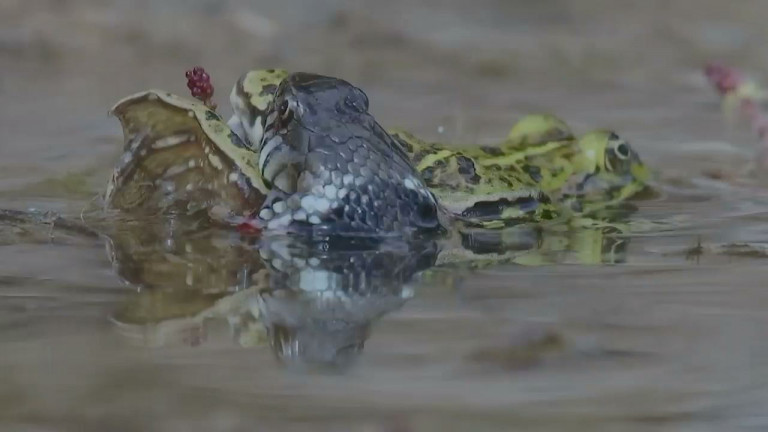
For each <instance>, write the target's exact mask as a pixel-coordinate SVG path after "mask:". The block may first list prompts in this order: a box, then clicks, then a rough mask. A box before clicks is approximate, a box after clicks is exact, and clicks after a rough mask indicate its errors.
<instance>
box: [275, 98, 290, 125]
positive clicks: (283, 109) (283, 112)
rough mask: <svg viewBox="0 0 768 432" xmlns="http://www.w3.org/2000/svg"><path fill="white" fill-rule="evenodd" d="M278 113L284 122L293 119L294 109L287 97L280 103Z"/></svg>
mask: <svg viewBox="0 0 768 432" xmlns="http://www.w3.org/2000/svg"><path fill="white" fill-rule="evenodd" d="M278 113H279V114H280V120H281V121H282V122H284V123H287V122H289V121H291V120H292V119H293V110H292V109H291V104H290V103H289V102H288V100H287V99H285V100H283V102H282V103H280V108H279V110H278Z"/></svg>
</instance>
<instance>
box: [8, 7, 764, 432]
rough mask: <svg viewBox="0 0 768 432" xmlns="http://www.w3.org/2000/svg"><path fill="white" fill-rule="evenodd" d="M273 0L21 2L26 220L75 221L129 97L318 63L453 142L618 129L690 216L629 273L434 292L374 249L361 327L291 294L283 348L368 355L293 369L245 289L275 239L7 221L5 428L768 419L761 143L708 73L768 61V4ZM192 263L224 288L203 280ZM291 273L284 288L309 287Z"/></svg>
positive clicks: (18, 184)
mask: <svg viewBox="0 0 768 432" xmlns="http://www.w3.org/2000/svg"><path fill="white" fill-rule="evenodd" d="M263 3H264V4H261V2H256V4H255V5H254V4H253V2H245V1H239V0H232V1H224V2H214V1H205V0H196V1H194V2H183V3H182V2H151V1H142V2H120V1H114V0H113V1H100V2H96V1H93V2H90V1H86V0H76V1H69V2H55V1H43V0H40V1H13V0H11V1H6V2H3V3H1V4H0V71H2V72H0V98H1V99H0V101H1V102H2V103H0V131H2V134H0V202H2V204H3V207H4V208H17V209H26V208H30V207H32V208H37V209H42V210H54V211H57V212H60V213H62V214H65V215H68V216H71V217H75V218H76V217H77V215H78V214H79V212H80V210H81V209H82V208H83V207H84V206H85V205H86V204H87V203H88V202H89V200H90V199H91V198H92V197H93V196H94V195H95V194H97V193H98V192H99V191H101V190H103V186H104V184H105V181H106V179H107V178H108V176H109V174H110V167H111V166H112V164H113V163H114V161H115V158H116V157H117V155H118V148H119V146H120V141H121V136H120V131H119V127H118V124H117V122H116V120H114V119H112V118H109V117H107V115H106V111H107V109H108V108H109V107H110V106H111V104H112V103H113V102H114V101H116V100H117V99H119V98H121V97H123V96H125V95H127V94H130V93H131V92H135V91H139V90H142V89H144V88H147V87H160V88H165V89H168V90H170V91H173V92H176V93H179V94H183V93H184V91H185V89H184V80H183V78H181V77H182V75H181V74H182V73H183V70H184V69H185V68H186V67H188V66H190V65H193V64H202V65H204V66H206V68H207V69H208V70H209V71H210V72H211V73H212V75H213V77H214V80H215V84H217V87H216V89H217V93H216V95H217V98H218V100H219V101H220V103H221V104H225V102H226V96H227V94H228V92H229V83H232V82H234V80H235V79H236V77H237V76H238V75H239V74H240V73H241V72H242V71H244V70H246V69H248V68H250V67H254V66H260V67H267V66H285V67H288V68H290V69H294V70H295V69H303V70H311V71H317V72H322V73H328V74H333V75H338V76H342V77H344V78H347V79H349V80H351V81H353V82H355V83H356V84H358V85H360V86H361V87H363V88H364V89H366V91H367V92H368V94H369V97H370V99H371V109H372V111H373V112H374V113H375V114H376V115H377V117H378V118H379V119H380V121H381V122H382V123H384V124H386V125H393V126H394V125H399V126H402V127H406V128H409V129H411V130H413V131H415V132H417V133H419V134H422V135H425V136H428V137H431V138H439V139H442V140H457V141H458V140H474V141H476V142H492V141H493V140H494V139H497V138H498V137H499V136H501V135H503V134H504V133H505V132H506V130H507V129H508V127H509V126H510V124H511V122H512V121H513V119H514V118H515V117H516V116H519V115H520V114H522V113H525V112H532V111H540V110H546V111H554V112H556V113H558V114H560V115H561V116H562V117H564V118H565V119H567V121H568V122H569V123H570V124H572V125H573V127H574V128H575V129H576V130H577V131H578V132H584V131H586V130H588V129H589V128H593V127H598V126H608V127H612V128H615V129H617V130H618V131H619V132H620V133H621V134H622V135H624V136H625V137H627V138H628V139H629V140H630V141H631V142H632V144H633V145H634V146H635V147H636V148H637V149H638V151H639V152H640V154H641V155H642V156H643V158H644V159H645V160H646V161H647V162H648V163H649V164H650V165H651V166H653V167H654V169H655V170H656V171H657V184H656V187H657V189H658V190H659V191H660V196H659V197H657V198H655V199H652V200H648V201H643V202H639V203H638V206H639V211H638V212H637V213H636V214H635V215H634V216H633V218H635V220H656V221H666V222H668V223H669V222H674V223H671V224H670V226H669V228H668V229H664V230H658V229H656V230H652V231H651V232H647V233H644V234H641V235H637V236H633V237H631V238H623V239H622V241H623V244H622V246H621V252H622V253H621V260H620V262H618V263H617V264H615V265H584V263H583V262H584V255H583V254H582V255H579V254H578V253H576V252H574V253H563V254H558V255H557V256H556V257H554V263H551V264H548V265H543V266H530V265H519V264H509V265H501V266H496V267H492V268H487V269H483V270H479V271H477V272H473V273H467V272H460V273H456V274H451V273H450V272H448V274H445V273H441V274H438V275H436V276H435V277H434V278H432V279H429V278H425V279H419V278H412V276H413V275H412V274H411V273H413V272H415V270H417V269H415V268H410V267H408V266H407V265H406V266H404V265H403V262H407V263H411V264H409V265H411V266H413V263H416V262H417V260H412V259H410V258H411V257H409V256H403V255H402V254H400V255H399V252H397V249H393V251H394V252H391V255H389V256H386V257H383V258H382V257H366V258H365V259H363V260H362V262H364V263H373V262H379V263H384V264H383V265H385V267H383V268H397V269H399V270H400V273H398V272H391V273H390V274H391V275H393V277H392V278H391V279H389V280H388V279H386V278H385V277H384V276H382V275H381V274H378V275H377V274H373V276H370V275H369V276H370V277H371V278H373V279H371V280H370V281H369V282H370V283H369V285H367V286H368V287H373V288H375V289H374V290H373V291H371V292H374V293H375V294H376V295H375V296H373V297H365V296H362V295H361V296H358V297H355V294H356V293H355V292H351V293H348V294H349V296H348V298H346V299H343V300H344V301H341V300H339V301H338V302H337V303H334V300H333V299H326V300H327V303H326V304H332V305H337V306H338V305H341V306H339V307H338V308H337V309H334V313H339V314H341V315H343V317H344V319H341V320H340V322H347V323H349V322H352V323H353V324H354V325H351V326H347V327H344V326H341V327H336V328H331V327H324V329H325V330H324V331H325V333H323V332H322V331H315V332H314V333H313V331H314V330H313V329H315V328H314V327H312V325H310V324H307V323H306V321H302V319H303V318H301V317H307V316H310V317H312V316H314V315H312V314H313V313H319V314H322V313H325V312H324V310H323V309H322V308H316V309H312V307H311V306H312V304H311V302H310V304H309V306H307V303H302V304H303V305H304V306H301V307H295V304H294V303H291V302H290V301H288V300H290V299H282V298H280V297H279V296H276V297H275V298H274V302H273V303H271V306H270V309H269V311H271V312H270V313H271V317H272V318H271V319H272V320H273V323H278V324H279V325H282V326H283V327H284V328H283V329H282V330H281V331H282V333H281V334H283V335H284V336H285V338H284V339H283V340H285V341H291V340H292V339H291V335H293V337H295V338H298V339H301V341H304V342H303V343H304V344H305V346H311V347H313V348H312V349H314V351H312V352H314V353H315V354H316V356H315V357H323V355H325V354H326V353H327V352H328V351H327V350H326V349H325V348H324V345H323V344H322V343H319V342H318V343H315V344H314V345H312V344H313V343H314V342H313V341H318V340H320V341H322V340H325V341H326V342H327V343H328V344H330V345H332V346H337V347H338V346H341V347H346V351H343V352H344V353H349V352H353V353H354V352H358V351H359V349H358V348H357V345H356V344H357V342H359V341H360V340H361V339H365V340H366V343H365V348H364V350H363V351H362V352H361V353H358V354H360V355H352V357H356V361H355V362H354V363H353V364H351V365H350V366H349V367H347V368H345V369H343V371H337V372H336V373H328V371H318V370H316V369H313V368H301V367H299V368H296V367H291V366H290V364H289V365H286V362H285V361H283V362H281V361H279V360H278V359H279V358H280V356H279V355H278V356H276V355H275V352H274V350H273V349H272V348H270V346H269V344H268V343H265V340H264V335H263V332H262V330H263V329H262V328H261V327H259V324H258V322H257V320H256V319H255V318H254V317H253V315H254V313H255V312H254V307H253V305H254V304H255V303H254V302H256V303H258V302H257V301H256V300H254V299H255V298H257V297H258V295H257V294H258V293H253V292H251V291H249V290H248V289H247V286H248V284H245V283H243V280H246V281H247V278H250V280H251V281H253V280H255V279H254V278H257V277H258V276H257V275H258V274H260V273H258V271H259V268H251V267H249V266H251V265H256V264H254V263H258V262H261V261H259V258H258V257H257V256H256V255H254V256H253V259H250V258H249V257H250V255H249V254H257V255H258V252H259V251H258V248H254V247H251V248H247V247H246V248H245V252H244V251H243V250H240V249H237V248H238V247H245V246H242V245H240V246H232V245H233V242H234V240H233V239H232V238H231V236H230V235H229V234H228V233H212V234H210V233H209V234H207V235H206V236H199V235H198V236H190V235H186V234H185V232H184V231H183V230H182V231H178V230H175V231H174V230H170V231H169V228H168V226H161V227H159V228H158V229H161V230H164V231H162V233H163V235H168V234H169V233H171V234H172V236H171V237H173V241H174V242H175V243H172V244H170V243H164V241H165V240H166V237H163V236H162V235H160V234H157V232H156V231H153V230H149V229H147V230H146V231H145V233H148V235H147V236H144V237H141V236H140V235H138V234H137V235H134V236H130V235H129V236H128V239H127V240H125V239H123V240H125V241H123V242H122V243H121V242H120V241H118V242H117V244H112V245H110V247H109V249H107V248H105V244H104V241H103V240H100V239H94V238H90V237H84V236H79V235H70V234H68V233H66V232H64V231H62V230H59V229H57V228H56V227H54V229H53V230H52V231H51V230H49V229H48V227H42V228H41V227H37V228H34V229H31V230H28V231H25V230H24V229H23V227H19V226H14V225H13V224H4V225H3V226H2V232H0V234H1V237H0V240H1V241H2V243H1V244H2V246H0V310H1V311H2V312H1V313H0V352H1V355H0V366H1V367H0V383H2V385H1V386H0V424H2V427H1V429H3V430H30V431H33V430H34V431H38V430H40V431H42V430H104V429H108V430H158V431H159V430H162V431H174V430H308V429H309V430H329V431H330V430H334V431H335V430H361V431H400V430H419V431H421V430H510V429H520V430H642V431H644V430H675V431H689V430H690V431H693V430H696V431H699V430H716V431H722V430H765V429H766V428H768V417H766V415H765V412H766V408H768V406H767V405H768V389H767V388H766V384H767V383H766V381H767V380H768V378H766V376H768V342H766V338H765V336H764V334H765V328H766V326H767V325H768V318H766V316H768V314H767V313H768V295H766V292H765V275H766V270H765V255H766V244H767V243H766V242H768V229H767V228H766V226H768V225H766V222H767V221H768V189H766V188H765V187H764V186H761V185H760V184H759V183H757V182H754V181H750V180H745V181H738V182H737V181H734V180H731V178H735V177H737V176H738V174H739V172H741V171H743V170H744V168H745V167H748V162H749V161H750V158H751V157H752V155H753V154H754V148H755V146H756V143H755V141H754V140H753V139H752V137H751V136H750V134H749V132H748V131H747V132H744V131H743V130H742V129H739V128H729V127H728V126H727V125H726V124H725V123H724V122H723V119H722V115H721V113H720V111H719V109H718V105H717V99H716V98H715V96H714V95H713V94H712V93H711V92H710V91H709V89H708V88H707V86H706V84H705V83H704V81H703V79H702V78H701V76H700V66H701V64H702V63H703V62H705V61H707V60H710V59H713V58H714V59H724V60H726V61H728V62H730V63H733V64H735V65H737V66H741V67H743V68H747V69H751V70H754V71H755V72H756V73H757V74H758V75H759V73H760V72H761V71H766V70H768V57H766V56H765V55H764V51H765V50H764V49H763V47H764V46H765V45H766V42H768V30H766V28H767V27H765V26H764V23H765V21H766V19H768V6H767V5H765V3H763V2H761V1H751V2H750V1H743V2H739V3H738V4H737V5H736V4H734V5H731V4H729V3H727V2H720V1H715V0H707V1H696V2H694V1H648V2H642V3H641V2H636V3H637V4H633V5H632V6H630V5H623V6H622V7H617V6H616V5H615V2H611V1H600V0H587V1H579V2H576V1H555V0H552V1H546V2H535V3H534V2H522V1H509V2H499V1H492V0H486V1H480V2H474V3H472V5H471V6H470V5H469V3H466V4H465V2H458V1H457V2H452V1H445V2H426V3H420V4H418V5H416V4H411V2H406V1H395V2H390V3H388V4H387V5H386V6H383V5H384V3H382V2H373V1H370V2H368V1H366V2H342V1H322V2H310V1H300V0H296V1H290V2H279V3H274V4H267V3H270V2H263ZM414 3H415V2H414ZM225 111H226V110H225ZM713 170H717V171H719V172H720V173H721V174H723V175H725V180H723V179H712V178H711V176H710V175H705V174H706V173H711V172H712V171H713ZM153 233H154V234H153ZM132 239H133V240H132ZM158 239H160V240H163V241H160V243H158ZM593 240H594V239H593ZM153 242H154V243H153ZM607 243H610V242H606V244H607ZM169 244H170V246H169ZM189 244H192V246H190V247H189V248H187V245H189ZM235 244H236V243H235ZM699 245H700V247H698V246H699ZM169 248H170V249H169ZM273 249H274V248H273ZM190 250H191V251H194V253H191V252H189V251H190ZM277 250H278V252H277V255H280V254H279V252H280V250H281V249H280V247H277ZM198 251H202V252H199V253H198ZM107 252H109V254H108V253H107ZM270 253H275V252H274V250H273V251H272V252H270ZM190 254H191V255H190ZM117 255H119V257H121V259H120V260H118V265H114V266H113V264H112V263H111V262H110V259H109V257H110V256H117ZM180 256H181V258H179V257H180ZM259 256H261V255H259ZM592 257H594V255H592ZM336 258H338V257H336ZM336 258H335V257H333V256H326V257H325V258H324V261H322V262H321V263H320V264H318V265H319V266H320V267H322V266H323V265H326V264H328V265H333V263H334V261H333V260H334V259H336ZM377 260H378V261H377ZM147 262H149V263H154V264H155V265H153V266H142V265H140V263H147ZM269 262H270V263H271V261H269ZM290 262H291V264H290V265H294V264H295V263H294V261H293V260H291V261H290ZM297 262H300V260H299V261H297ZM137 263H139V264H137ZM189 263H192V267H193V268H195V269H198V270H197V273H194V274H193V275H192V277H193V280H194V281H195V282H194V283H195V284H196V286H199V287H201V288H200V289H198V290H192V291H190V290H187V291H183V290H182V291H179V290H178V289H176V288H175V286H176V285H189V284H188V283H187V282H188V280H187V278H188V277H189V272H188V271H187V267H188V264H189ZM260 265H262V266H263V264H260ZM290 265H288V267H285V268H283V271H282V273H280V270H279V269H278V270H277V271H276V273H275V274H282V275H284V277H282V279H279V283H284V284H296V283H298V284H301V280H300V279H301V278H300V275H301V274H302V272H301V271H299V270H295V269H294V271H293V272H292V269H293V268H292V267H290ZM296 265H298V264H296ZM386 266H390V267H386ZM148 269H149V270H148ZM244 269H245V270H247V272H245V273H243V272H241V270H244ZM272 270H273V271H275V269H272ZM286 274H287V275H288V276H285V275H286ZM320 274H321V273H316V274H314V276H316V278H317V277H319V276H318V275H320ZM322 274H324V275H326V276H327V274H326V273H322ZM244 275H245V276H244ZM262 275H263V273H262ZM291 275H293V276H291ZM296 275H299V276H296ZM310 276H312V274H310ZM292 277H293V279H292ZM296 277H299V280H298V282H297V279H296ZM137 278H138V279H137ZM180 278H183V280H181V279H180ZM206 278H208V279H206ZM217 278H218V279H217ZM243 278H246V279H243ZM377 278H378V279H377ZM139 282H141V283H143V284H144V285H145V287H144V288H137V286H136V285H137V283H139ZM403 282H408V283H407V285H406V286H405V287H404V286H403ZM238 283H240V284H238ZM275 283H277V282H275ZM154 285H164V286H165V287H166V290H165V291H162V290H160V291H161V292H162V293H163V294H157V291H158V290H152V289H147V286H154ZM211 287H214V288H211ZM222 287H226V289H223V288H222ZM238 287H240V288H242V289H239V288H238ZM233 293H237V294H238V295H232V294H233ZM357 294H359V293H357ZM377 296H378V297H377ZM366 298H367V299H369V301H366ZM370 298H373V299H374V300H370ZM337 300H338V299H337ZM350 305H351V307H350ZM304 307H306V308H309V309H302V308H304ZM345 307H346V308H345ZM211 308H212V309H211ZM201 311H207V312H205V313H203V312H201ZM260 313H262V312H260ZM249 314H250V315H249ZM297 317H298V318H297ZM378 317H380V319H378V320H375V321H373V322H372V324H370V325H369V324H368V321H367V320H369V319H370V320H373V319H374V318H378ZM320 321H322V320H320ZM331 321H333V320H331ZM148 322H149V323H152V324H151V325H144V324H146V323H148ZM286 323H293V324H291V325H293V328H294V329H295V328H301V329H304V330H307V329H309V330H307V331H305V332H304V333H301V334H298V332H295V333H291V331H290V329H289V330H286V329H285V328H290V327H291V325H288V324H286ZM315 330H316V329H315ZM323 338H326V339H323ZM290 348H291V345H290V344H286V345H285V350H284V352H283V353H284V354H285V353H288V354H289V356H288V357H290ZM310 351H311V350H310ZM283 359H284V360H285V357H284V356H283ZM288 363H290V362H288Z"/></svg>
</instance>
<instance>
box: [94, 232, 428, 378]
mask: <svg viewBox="0 0 768 432" xmlns="http://www.w3.org/2000/svg"><path fill="white" fill-rule="evenodd" d="M141 226H142V229H141V231H140V232H133V230H130V229H120V230H115V231H114V232H112V233H110V235H109V238H110V241H109V242H108V250H109V255H110V257H111V260H112V262H113V264H114V268H115V270H116V272H117V273H118V275H119V276H120V277H121V278H122V279H123V280H124V281H125V282H127V283H128V284H130V285H132V286H134V287H136V288H137V290H136V294H135V295H134V296H132V297H131V298H129V299H128V301H126V302H125V304H123V305H122V307H120V308H119V309H118V310H117V311H115V312H114V313H113V316H112V320H113V322H114V323H115V324H116V326H117V328H118V329H119V331H121V332H122V333H123V334H124V335H126V336H129V337H131V338H134V339H138V340H139V341H140V342H141V343H142V344H147V345H155V346H157V345H166V344H169V343H174V342H176V343H178V342H182V343H186V344H189V345H196V344H199V343H203V342H204V341H205V339H206V338H207V337H208V334H209V328H210V327H212V325H211V324H212V323H213V322H214V321H221V320H222V319H225V320H226V321H228V322H229V325H230V329H231V333H232V335H233V336H234V337H235V339H236V340H237V341H238V343H239V344H240V345H241V346H244V347H254V346H261V345H264V344H266V343H268V344H269V345H270V346H271V347H272V349H273V351H274V353H275V354H276V356H277V357H278V359H280V360H281V361H282V362H283V363H286V364H288V365H290V366H294V367H333V368H337V367H346V366H348V365H350V364H351V363H352V361H353V360H354V359H355V358H356V357H357V356H358V355H359V354H360V353H361V352H362V349H363V347H364V344H365V341H366V340H367V339H368V337H369V335H370V329H371V326H372V325H373V323H374V322H375V321H376V320H377V319H378V318H380V317H381V316H383V315H385V314H387V313H389V312H391V311H394V310H396V309H398V308H400V307H401V306H402V305H403V304H404V303H405V302H406V301H407V300H408V299H409V298H410V297H411V296H412V291H411V290H410V289H409V288H408V287H407V284H408V283H409V281H410V280H411V278H412V276H413V275H414V274H416V273H417V272H419V271H420V270H424V269H427V268H429V267H430V266H431V265H432V264H434V261H435V259H436V256H437V245H436V243H435V242H433V241H423V242H411V243H409V244H405V243H400V242H391V243H387V244H382V245H378V246H377V247H375V248H372V247H367V246H366V245H363V246H362V247H361V246H360V245H354V244H351V245H343V246H339V245H335V246H334V247H332V248H330V249H329V248H328V247H327V246H328V244H327V243H303V242H301V241H297V240H295V239H291V238H288V237H273V238H262V239H259V240H253V241H244V240H243V238H241V237H240V236H239V235H237V234H235V233H232V232H230V231H222V230H217V229H215V228H213V227H209V226H206V224H205V223H204V222H200V221H189V220H184V221H181V220H179V219H173V218H168V219H165V220H164V221H163V222H161V223H155V224H150V225H146V224H143V225H141Z"/></svg>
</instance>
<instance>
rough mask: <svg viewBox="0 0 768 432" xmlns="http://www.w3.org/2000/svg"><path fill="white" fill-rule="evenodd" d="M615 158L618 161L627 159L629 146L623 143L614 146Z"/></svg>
mask: <svg viewBox="0 0 768 432" xmlns="http://www.w3.org/2000/svg"><path fill="white" fill-rule="evenodd" d="M616 156H617V157H618V158H619V159H628V158H629V144H627V143H625V142H624V141H622V142H620V143H619V144H618V145H617V146H616Z"/></svg>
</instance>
